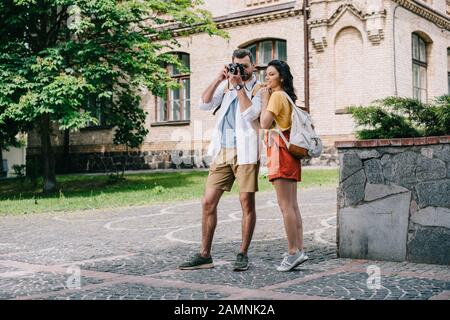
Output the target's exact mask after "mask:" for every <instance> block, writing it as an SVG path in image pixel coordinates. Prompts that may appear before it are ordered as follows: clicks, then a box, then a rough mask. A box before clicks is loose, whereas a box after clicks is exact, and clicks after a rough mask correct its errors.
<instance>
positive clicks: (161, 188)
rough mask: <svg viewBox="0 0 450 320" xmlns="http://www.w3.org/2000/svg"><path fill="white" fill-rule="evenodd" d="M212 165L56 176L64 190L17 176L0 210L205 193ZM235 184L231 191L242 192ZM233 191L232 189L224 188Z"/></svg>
mask: <svg viewBox="0 0 450 320" xmlns="http://www.w3.org/2000/svg"><path fill="white" fill-rule="evenodd" d="M207 175H208V172H207V171H189V172H168V173H165V172H153V173H151V172H150V173H139V174H128V175H125V177H126V179H125V180H121V181H118V182H115V183H113V182H112V181H111V180H110V179H109V178H108V176H103V175H100V176H89V175H62V176H58V177H57V181H58V188H59V192H57V193H56V194H53V195H43V194H42V193H41V190H42V189H41V185H42V182H41V181H39V183H38V186H37V187H33V186H32V185H31V184H30V183H29V182H28V181H25V182H24V183H23V184H22V185H21V184H20V181H19V180H18V179H7V180H2V181H0V215H6V214H29V213H40V212H52V211H76V210H86V209H101V208H117V207H127V206H142V205H149V204H157V203H171V202H174V201H180V200H192V199H201V196H202V194H203V191H204V184H205V181H206V177H207ZM302 180H303V181H302V182H301V183H299V188H311V187H319V186H337V180H338V170H337V169H333V170H319V169H311V170H304V171H303V172H302ZM259 188H260V191H270V190H273V186H272V184H271V183H270V182H268V181H267V178H265V177H262V176H261V177H260V179H259ZM237 193H238V189H237V187H236V184H235V186H234V187H233V189H232V191H231V194H237ZM225 194H228V193H225Z"/></svg>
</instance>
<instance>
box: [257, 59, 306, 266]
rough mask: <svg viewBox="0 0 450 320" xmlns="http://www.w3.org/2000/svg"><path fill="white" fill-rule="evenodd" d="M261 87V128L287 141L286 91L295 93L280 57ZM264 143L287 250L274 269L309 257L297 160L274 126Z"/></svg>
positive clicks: (289, 108)
mask: <svg viewBox="0 0 450 320" xmlns="http://www.w3.org/2000/svg"><path fill="white" fill-rule="evenodd" d="M261 90H262V92H261V95H262V112H261V118H260V123H261V128H263V129H273V128H277V129H279V131H280V132H282V134H284V135H285V137H286V139H287V140H288V141H289V129H290V128H291V122H292V121H291V114H292V105H291V104H290V103H289V100H288V99H287V97H286V94H288V95H289V97H290V98H291V99H292V101H293V102H294V103H295V100H297V96H296V95H295V92H294V86H293V78H292V74H291V71H290V68H289V66H288V64H287V63H285V62H284V61H280V60H272V61H270V62H269V64H268V67H267V70H266V83H265V84H264V86H263V88H262V89H261ZM266 145H267V160H268V163H267V166H268V169H269V175H268V176H269V181H270V182H272V184H273V185H274V186H275V190H276V193H277V199H278V205H279V207H280V210H281V213H282V214H283V220H284V228H285V231H286V235H287V240H288V252H287V253H285V255H284V258H283V260H282V262H281V264H280V265H279V266H278V267H277V270H278V271H290V270H293V269H294V268H295V267H297V266H298V265H300V264H302V263H303V262H305V261H306V260H308V257H307V256H306V254H305V252H304V251H303V229H302V219H301V216H300V210H299V208H298V203H297V182H298V181H301V166H300V160H297V159H295V158H294V157H293V156H292V155H291V154H290V153H289V151H288V150H287V148H286V145H285V143H284V142H283V139H282V138H281V137H280V136H279V134H278V133H277V132H275V131H274V130H266Z"/></svg>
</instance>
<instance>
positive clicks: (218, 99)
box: [179, 49, 261, 271]
mask: <svg viewBox="0 0 450 320" xmlns="http://www.w3.org/2000/svg"><path fill="white" fill-rule="evenodd" d="M232 62H233V63H236V64H241V66H242V67H243V69H242V71H243V72H242V74H241V71H240V70H239V68H236V69H237V70H236V72H235V73H236V74H234V73H232V72H230V71H233V70H230V68H229V67H227V66H225V67H224V68H223V69H222V70H221V71H220V73H219V74H218V76H217V77H216V78H215V79H214V81H213V82H212V83H211V84H210V85H209V86H208V88H207V89H206V90H205V91H204V92H203V94H202V97H201V104H200V109H202V110H213V109H215V110H216V111H217V108H218V107H220V108H219V109H218V113H217V115H216V116H217V120H216V125H215V128H214V130H213V133H212V137H211V143H210V145H209V149H208V155H210V156H211V157H212V162H211V166H210V170H209V175H208V179H207V181H206V186H205V193H204V196H203V199H202V211H203V212H202V245H201V248H200V252H199V253H198V254H196V255H195V256H194V257H193V258H192V259H191V260H189V261H187V262H185V263H183V264H181V265H180V266H179V269H181V270H193V269H208V268H213V267H214V265H213V260H212V257H211V246H212V240H213V236H214V231H215V228H216V224H217V205H218V203H219V200H220V198H221V196H222V194H223V193H224V191H230V190H231V187H232V186H233V183H234V180H237V183H238V186H239V192H240V202H241V207H242V214H243V217H242V242H241V246H240V249H239V253H238V254H237V257H236V262H235V263H234V270H235V271H244V270H247V269H248V266H249V262H248V255H247V251H248V248H249V246H250V242H251V239H252V235H253V230H254V229H255V223H256V210H255V192H256V191H258V172H259V150H260V139H259V132H258V130H259V122H258V118H259V115H260V113H261V94H260V92H259V90H258V87H259V84H257V80H256V78H255V76H254V75H253V71H254V70H255V66H254V64H253V57H252V54H251V52H250V51H249V50H245V49H237V50H235V51H234V52H233V56H232Z"/></svg>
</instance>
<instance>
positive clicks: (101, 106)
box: [82, 95, 113, 130]
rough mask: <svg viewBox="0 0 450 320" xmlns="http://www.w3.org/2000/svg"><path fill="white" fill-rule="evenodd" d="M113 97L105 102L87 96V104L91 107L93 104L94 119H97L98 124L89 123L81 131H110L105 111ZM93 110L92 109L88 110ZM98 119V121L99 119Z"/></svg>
mask: <svg viewBox="0 0 450 320" xmlns="http://www.w3.org/2000/svg"><path fill="white" fill-rule="evenodd" d="M112 99H113V96H112V95H111V100H110V101H105V100H104V99H100V101H99V99H98V97H97V96H96V95H89V96H88V98H87V102H86V103H87V104H89V105H90V106H92V105H93V104H95V111H96V114H95V118H97V120H99V121H98V124H93V123H90V124H88V125H87V126H86V127H84V128H82V130H102V129H112V128H113V126H112V125H110V124H108V117H107V116H106V113H105V109H106V108H107V107H108V104H110V103H112ZM89 109H91V110H93V109H94V108H89ZM99 118H100V119H99Z"/></svg>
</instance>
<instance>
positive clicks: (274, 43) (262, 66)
mask: <svg viewBox="0 0 450 320" xmlns="http://www.w3.org/2000/svg"><path fill="white" fill-rule="evenodd" d="M269 41H270V42H271V52H270V57H271V58H270V59H269V61H271V60H273V59H279V57H276V54H277V52H276V51H277V43H278V42H281V43H283V44H284V48H285V52H286V57H285V60H283V61H287V59H288V57H287V41H286V40H283V39H278V38H267V39H261V40H258V41H254V42H251V43H249V44H247V45H245V46H242V48H244V49H248V50H250V48H251V47H252V46H255V47H256V48H255V56H254V64H255V69H256V73H257V74H258V77H261V71H263V72H265V70H266V69H267V64H261V63H260V61H259V52H260V47H261V44H262V43H264V42H269ZM250 51H251V50H250ZM263 74H264V73H263ZM264 77H265V76H263V78H264ZM259 80H260V81H261V79H259ZM262 81H263V82H264V79H262Z"/></svg>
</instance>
